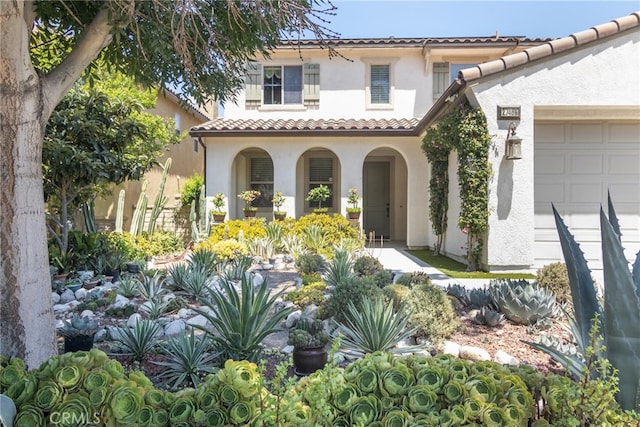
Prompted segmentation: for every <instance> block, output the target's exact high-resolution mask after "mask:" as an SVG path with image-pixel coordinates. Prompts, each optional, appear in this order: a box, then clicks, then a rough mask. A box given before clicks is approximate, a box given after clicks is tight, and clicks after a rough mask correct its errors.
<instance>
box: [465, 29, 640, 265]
mask: <svg viewBox="0 0 640 427" xmlns="http://www.w3.org/2000/svg"><path fill="white" fill-rule="evenodd" d="M639 69H640V32H638V31H635V32H631V33H623V35H622V36H620V37H618V38H614V39H607V40H606V43H602V42H597V43H593V44H589V45H588V46H587V47H586V48H583V49H574V50H572V51H570V52H569V53H567V54H564V55H558V56H555V57H553V58H552V59H550V60H548V61H543V62H539V63H532V64H528V65H527V66H526V67H518V68H514V69H513V70H509V71H507V72H503V73H499V74H496V75H495V77H488V78H487V79H486V80H481V81H480V82H478V84H476V85H475V86H473V87H472V88H471V91H472V93H470V94H469V95H470V98H471V100H472V103H475V104H476V105H479V106H481V107H482V109H483V110H484V112H485V114H486V116H487V123H488V129H489V134H490V135H491V136H492V139H493V144H494V145H493V146H492V147H491V149H490V162H491V164H492V167H493V172H494V175H493V178H492V179H491V181H490V183H489V186H490V198H489V209H490V217H489V233H488V245H487V252H486V254H487V263H488V265H489V267H490V268H491V269H495V270H497V269H511V268H526V267H528V266H531V265H532V264H533V260H534V168H533V156H534V146H533V141H534V131H533V129H534V119H535V117H534V108H535V107H539V106H571V107H574V108H576V109H579V107H580V106H603V107H606V106H637V105H639V104H640V76H639V74H638V70H639ZM498 105H519V106H520V107H521V120H519V121H517V122H516V124H517V135H518V136H519V137H520V138H522V159H521V160H515V161H512V160H506V159H505V157H504V152H505V140H506V136H507V127H508V125H509V121H502V120H501V121H498V120H497V106H498Z"/></svg>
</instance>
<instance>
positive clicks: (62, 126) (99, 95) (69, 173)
mask: <svg viewBox="0 0 640 427" xmlns="http://www.w3.org/2000/svg"><path fill="white" fill-rule="evenodd" d="M97 75H98V77H99V80H97V81H96V82H95V84H94V85H93V87H90V86H89V84H88V83H85V82H79V83H77V84H76V85H75V86H74V88H73V89H72V90H71V91H70V92H69V94H68V95H67V96H66V97H65V98H64V99H63V100H62V102H61V103H60V104H58V106H57V107H56V109H55V110H54V111H53V114H52V115H51V118H50V119H49V123H48V125H47V130H46V134H45V139H44V149H43V153H42V165H43V175H44V192H45V200H46V201H47V202H50V204H49V213H50V216H49V218H50V219H51V221H50V229H51V230H52V231H55V232H57V240H58V244H59V246H60V250H61V251H62V252H66V250H67V245H68V226H67V219H68V218H69V216H70V214H72V213H73V211H74V208H75V207H78V206H79V205H81V204H83V203H88V202H89V201H91V200H93V198H95V196H96V195H97V194H98V193H99V192H100V191H101V190H104V189H105V188H106V186H107V185H108V184H111V183H113V184H119V183H121V182H123V181H124V180H127V179H140V178H141V177H142V175H143V174H144V173H145V172H146V171H147V170H149V169H150V168H151V167H152V166H154V165H155V164H157V158H158V157H159V156H160V155H161V154H162V152H163V151H164V150H165V149H166V147H167V146H168V145H170V144H175V143H178V142H179V139H178V136H177V135H176V133H175V131H174V127H175V126H174V125H173V123H172V122H171V121H169V120H166V119H164V118H161V117H159V116H156V115H153V114H150V113H148V112H146V111H144V108H151V107H154V106H155V96H154V94H153V93H152V91H150V90H143V89H140V88H139V87H138V86H136V84H135V82H134V81H133V79H131V78H129V77H126V76H123V75H122V74H108V73H105V72H102V71H100V70H99V71H98V72H97ZM51 223H53V226H52V225H51Z"/></svg>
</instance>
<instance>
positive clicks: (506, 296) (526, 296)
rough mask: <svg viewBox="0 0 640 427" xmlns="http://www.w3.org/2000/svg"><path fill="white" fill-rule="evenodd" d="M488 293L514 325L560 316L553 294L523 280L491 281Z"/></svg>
mask: <svg viewBox="0 0 640 427" xmlns="http://www.w3.org/2000/svg"><path fill="white" fill-rule="evenodd" d="M489 293H490V294H491V297H492V298H493V300H494V301H495V303H496V305H497V306H498V308H499V309H500V311H501V312H503V313H504V314H505V316H507V318H508V319H509V320H511V321H513V322H515V323H519V324H522V325H531V324H534V323H536V322H537V321H538V320H541V319H545V318H549V317H557V316H558V315H559V314H560V306H559V305H558V303H557V302H556V296H555V295H554V294H553V292H551V291H549V290H547V289H545V288H543V287H541V286H539V285H538V284H537V283H529V282H528V281H527V280H524V279H521V280H511V279H498V280H492V281H491V282H490V283H489Z"/></svg>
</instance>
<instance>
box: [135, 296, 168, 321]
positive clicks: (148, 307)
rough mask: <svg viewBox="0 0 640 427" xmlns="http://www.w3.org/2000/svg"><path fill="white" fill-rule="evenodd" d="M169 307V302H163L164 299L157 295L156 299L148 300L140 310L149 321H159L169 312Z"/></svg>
mask: <svg viewBox="0 0 640 427" xmlns="http://www.w3.org/2000/svg"><path fill="white" fill-rule="evenodd" d="M168 306H169V303H168V302H163V301H162V297H161V296H159V295H156V296H155V297H153V298H151V299H150V300H147V302H145V303H144V304H142V305H141V306H140V310H141V311H142V312H144V313H145V314H146V315H147V316H148V317H149V319H152V320H157V319H159V318H160V317H161V316H162V315H163V314H164V313H166V312H167V308H168Z"/></svg>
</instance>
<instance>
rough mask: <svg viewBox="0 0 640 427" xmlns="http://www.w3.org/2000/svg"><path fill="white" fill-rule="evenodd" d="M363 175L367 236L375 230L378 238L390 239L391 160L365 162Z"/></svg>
mask: <svg viewBox="0 0 640 427" xmlns="http://www.w3.org/2000/svg"><path fill="white" fill-rule="evenodd" d="M362 175H363V176H362V183H363V187H364V188H363V196H364V197H363V198H364V200H363V202H364V204H363V209H362V212H363V222H362V224H363V228H364V231H365V233H366V236H367V238H368V237H369V233H371V232H375V236H376V239H377V238H379V237H380V236H383V237H384V238H385V239H389V234H390V231H389V224H390V218H389V214H390V205H389V162H365V163H364V168H363V172H362Z"/></svg>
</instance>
